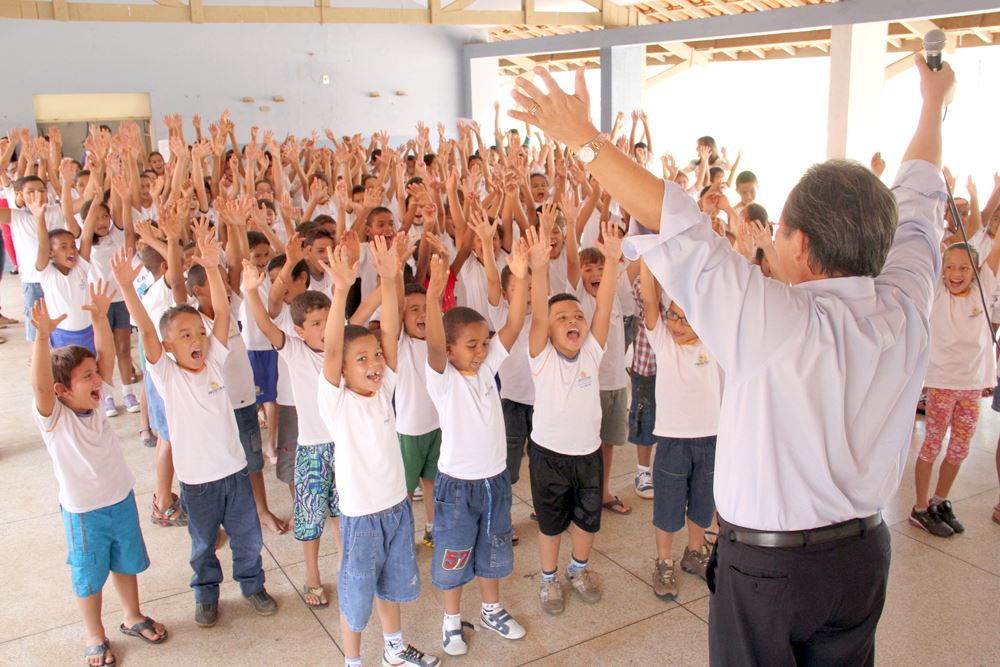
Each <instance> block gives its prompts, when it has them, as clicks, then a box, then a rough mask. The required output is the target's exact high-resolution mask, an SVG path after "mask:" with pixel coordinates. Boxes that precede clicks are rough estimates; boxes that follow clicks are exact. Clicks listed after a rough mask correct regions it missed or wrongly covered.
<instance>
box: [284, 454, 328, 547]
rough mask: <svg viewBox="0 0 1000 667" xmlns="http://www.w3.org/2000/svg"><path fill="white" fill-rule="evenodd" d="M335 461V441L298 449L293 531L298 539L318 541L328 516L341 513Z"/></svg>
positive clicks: (293, 503) (293, 502)
mask: <svg viewBox="0 0 1000 667" xmlns="http://www.w3.org/2000/svg"><path fill="white" fill-rule="evenodd" d="M334 462H335V460H334V445H333V443H332V442H328V443H326V444H323V445H298V446H297V447H296V448H295V488H294V492H295V497H294V499H293V501H292V533H293V534H294V535H295V539H297V540H300V541H303V542H309V541H311V540H318V539H319V538H320V536H321V535H322V534H323V528H324V526H326V517H327V516H332V517H336V516H340V507H339V503H340V498H339V497H338V496H337V484H336V482H335V481H334V476H333V475H334V473H333V470H334V468H333V466H334Z"/></svg>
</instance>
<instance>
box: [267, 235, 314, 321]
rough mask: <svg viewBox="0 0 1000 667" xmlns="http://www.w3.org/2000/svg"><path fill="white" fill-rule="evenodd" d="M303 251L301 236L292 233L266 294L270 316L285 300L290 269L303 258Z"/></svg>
mask: <svg viewBox="0 0 1000 667" xmlns="http://www.w3.org/2000/svg"><path fill="white" fill-rule="evenodd" d="M305 257H306V255H305V251H304V250H303V249H302V237H300V236H299V235H298V234H292V237H291V238H290V239H288V243H286V244H285V265H284V266H282V267H281V271H279V272H278V277H277V278H276V279H275V281H274V282H273V283H272V284H271V291H270V292H269V293H268V295H267V312H268V314H269V315H270V316H271V317H275V316H276V315H277V314H278V313H279V312H280V311H281V304H282V303H283V302H284V300H285V294H286V293H288V288H289V286H291V284H292V271H293V270H294V269H295V267H296V265H297V264H298V263H299V262H301V261H302V260H303V259H305Z"/></svg>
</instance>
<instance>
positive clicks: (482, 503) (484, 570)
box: [431, 470, 514, 590]
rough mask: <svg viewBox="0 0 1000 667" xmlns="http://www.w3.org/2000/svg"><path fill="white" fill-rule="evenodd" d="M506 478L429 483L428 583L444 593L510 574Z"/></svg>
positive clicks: (440, 477)
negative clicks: (431, 514) (431, 495)
mask: <svg viewBox="0 0 1000 667" xmlns="http://www.w3.org/2000/svg"><path fill="white" fill-rule="evenodd" d="M510 503H511V488H510V475H508V474H507V471H506V470H504V471H503V472H502V473H500V474H499V475H496V476H494V477H490V478H488V479H455V478H454V477H449V476H448V475H445V474H444V473H441V472H439V473H438V475H437V479H436V480H434V560H433V561H431V583H432V584H434V586H436V587H437V588H440V589H442V590H448V589H451V588H457V587H459V586H464V585H465V584H467V583H469V582H470V581H472V578H473V577H483V578H484V579H502V578H503V577H506V576H507V575H509V574H510V573H511V572H512V571H513V570H514V547H513V544H512V543H511V537H512V535H513V534H514V527H513V526H512V525H511V522H510Z"/></svg>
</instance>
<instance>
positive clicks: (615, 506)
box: [601, 496, 632, 515]
mask: <svg viewBox="0 0 1000 667" xmlns="http://www.w3.org/2000/svg"><path fill="white" fill-rule="evenodd" d="M601 507H603V508H604V509H606V510H610V511H612V512H614V513H615V514H623V515H624V514H631V513H632V508H631V507H625V503H623V502H622V499H621V498H619V497H618V496H615V497H614V500H609V501H608V502H606V503H602V504H601Z"/></svg>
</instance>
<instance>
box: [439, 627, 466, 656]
mask: <svg viewBox="0 0 1000 667" xmlns="http://www.w3.org/2000/svg"><path fill="white" fill-rule="evenodd" d="M466 628H469V629H470V630H471V629H473V626H472V623H466V622H465V621H459V623H458V627H457V628H449V627H448V624H447V623H442V624H441V647H442V648H444V652H445V653H447V654H448V655H465V654H466V652H468V650H469V645H468V644H466V643H465V629H466Z"/></svg>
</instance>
